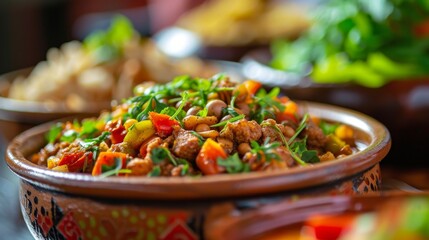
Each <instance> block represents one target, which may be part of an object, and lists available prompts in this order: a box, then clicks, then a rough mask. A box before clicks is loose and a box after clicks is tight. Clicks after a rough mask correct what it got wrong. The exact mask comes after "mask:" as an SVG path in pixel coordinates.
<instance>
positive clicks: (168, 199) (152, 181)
mask: <svg viewBox="0 0 429 240" xmlns="http://www.w3.org/2000/svg"><path fill="white" fill-rule="evenodd" d="M299 104H300V106H301V108H302V109H305V110H306V111H308V112H309V113H310V114H312V115H313V116H317V117H319V118H321V119H324V120H327V121H337V122H340V123H345V124H348V125H349V126H351V127H353V128H354V130H355V133H356V140H357V141H358V142H359V143H361V144H360V145H362V146H364V147H362V149H361V150H360V151H359V152H357V153H355V154H353V155H350V156H348V157H344V158H342V159H339V160H336V161H331V162H324V163H319V164H315V165H313V166H309V167H297V168H294V169H290V170H287V171H272V172H253V173H246V174H236V175H226V174H225V175H217V176H204V177H200V178H193V177H183V178H145V177H114V178H104V179H100V178H97V177H92V176H91V175H88V174H79V173H60V172H55V171H51V170H48V169H46V168H45V167H42V166H39V165H36V164H33V163H31V162H30V161H29V160H27V158H28V157H29V156H30V155H31V154H32V153H35V152H37V151H38V150H39V149H40V148H41V147H42V146H43V144H44V134H45V133H46V132H47V131H48V129H49V128H50V126H51V125H52V123H49V124H44V125H41V126H38V127H35V128H32V129H30V130H28V131H25V132H24V133H22V134H20V135H18V136H17V137H16V138H15V139H14V140H13V141H12V142H11V144H10V145H9V146H8V149H7V153H6V161H7V164H8V165H9V167H10V168H11V170H12V171H13V172H15V173H16V174H17V175H18V176H19V177H20V178H21V181H20V199H21V208H22V212H23V215H24V219H25V220H26V223H27V226H28V228H29V229H30V231H31V232H32V234H33V236H34V237H35V238H40V239H44V238H54V237H55V236H63V237H65V238H68V237H71V236H72V235H73V236H77V237H82V238H96V237H97V238H99V239H104V238H106V237H111V238H113V239H126V238H130V237H138V236H144V238H151V237H154V238H158V239H171V238H170V237H172V236H173V235H175V234H185V236H188V237H189V239H195V238H197V237H202V236H203V235H204V228H205V226H206V225H207V224H209V223H210V221H211V220H210V218H212V217H213V216H208V215H207V213H208V212H209V211H210V209H215V208H217V207H218V206H221V205H222V204H224V203H230V204H233V205H234V206H236V207H237V208H241V209H242V208H254V207H258V206H261V205H265V204H269V203H270V202H275V201H278V200H280V199H285V198H290V197H291V196H294V195H301V196H306V195H309V196H315V195H326V194H361V193H367V192H374V191H377V190H379V189H380V184H381V176H380V169H379V162H380V161H381V160H382V159H383V158H384V157H385V156H386V154H387V153H388V151H389V149H390V144H391V143H390V135H389V132H388V130H387V129H386V128H385V127H384V126H383V125H382V124H381V123H379V122H378V121H376V120H374V119H373V118H371V117H368V116H366V115H364V114H361V113H359V112H355V111H352V110H348V109H344V108H339V107H334V106H330V105H324V104H318V103H311V102H301V103H299ZM215 212H216V211H215ZM176 236H178V235H176Z"/></svg>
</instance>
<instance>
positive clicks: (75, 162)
mask: <svg viewBox="0 0 429 240" xmlns="http://www.w3.org/2000/svg"><path fill="white" fill-rule="evenodd" d="M92 163H93V160H92V152H83V151H82V152H73V153H66V154H64V155H63V156H62V157H61V159H60V161H59V162H58V166H62V165H67V167H68V170H69V172H81V171H84V170H85V169H84V166H91V165H92Z"/></svg>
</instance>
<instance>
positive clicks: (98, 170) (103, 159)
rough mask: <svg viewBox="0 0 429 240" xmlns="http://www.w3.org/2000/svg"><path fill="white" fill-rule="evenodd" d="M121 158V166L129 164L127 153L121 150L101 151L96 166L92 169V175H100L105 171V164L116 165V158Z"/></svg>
mask: <svg viewBox="0 0 429 240" xmlns="http://www.w3.org/2000/svg"><path fill="white" fill-rule="evenodd" d="M116 158H120V159H121V160H122V166H121V168H122V169H123V168H126V166H127V154H125V153H121V152H101V153H100V154H99V155H98V158H97V161H96V162H95V165H94V168H93V169H92V176H98V175H100V174H102V173H103V165H104V166H107V167H114V166H115V164H116V161H115V159H116Z"/></svg>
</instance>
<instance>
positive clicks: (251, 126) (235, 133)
mask: <svg viewBox="0 0 429 240" xmlns="http://www.w3.org/2000/svg"><path fill="white" fill-rule="evenodd" d="M231 136H232V139H233V140H234V142H235V143H237V144H240V143H248V142H250V141H251V140H255V141H257V140H259V138H261V136H262V129H261V126H260V125H259V124H258V123H257V122H255V121H253V120H252V121H248V120H246V119H241V120H239V121H236V122H233V123H228V124H227V125H226V127H225V129H224V130H223V133H222V134H221V137H224V138H229V139H231Z"/></svg>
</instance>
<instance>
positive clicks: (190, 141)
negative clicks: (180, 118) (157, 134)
mask: <svg viewBox="0 0 429 240" xmlns="http://www.w3.org/2000/svg"><path fill="white" fill-rule="evenodd" d="M173 134H174V136H175V140H174V143H173V149H172V151H173V153H174V155H176V156H178V157H179V158H184V159H186V160H189V161H193V160H195V158H196V157H197V154H198V152H199V151H200V149H201V146H200V144H199V142H198V141H199V140H198V138H197V137H196V136H195V135H193V134H192V133H191V132H190V131H186V130H183V129H181V128H175V130H174V132H173Z"/></svg>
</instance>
